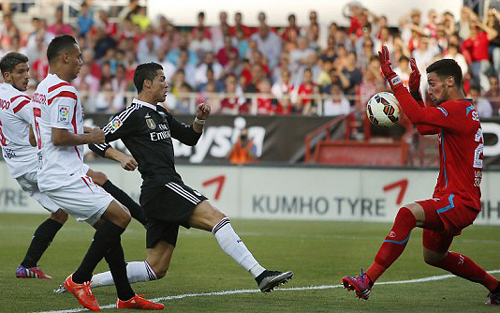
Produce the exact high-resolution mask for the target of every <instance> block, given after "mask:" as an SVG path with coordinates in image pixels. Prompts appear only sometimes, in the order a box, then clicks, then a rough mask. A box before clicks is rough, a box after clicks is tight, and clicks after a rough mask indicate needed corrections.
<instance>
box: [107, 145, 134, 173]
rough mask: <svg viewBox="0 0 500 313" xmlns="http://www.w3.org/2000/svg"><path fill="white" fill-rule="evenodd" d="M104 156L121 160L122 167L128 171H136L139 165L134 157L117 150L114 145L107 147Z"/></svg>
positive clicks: (117, 160)
mask: <svg viewBox="0 0 500 313" xmlns="http://www.w3.org/2000/svg"><path fill="white" fill-rule="evenodd" d="M104 156H105V157H106V158H107V159H110V160H113V161H116V162H119V163H120V164H121V166H122V168H123V169H124V170H126V171H134V170H135V169H136V168H137V166H138V165H139V164H138V163H137V161H136V160H135V159H134V157H132V156H130V155H127V154H125V153H123V152H121V151H119V150H116V149H114V148H113V147H110V148H108V149H106V152H105V154H104Z"/></svg>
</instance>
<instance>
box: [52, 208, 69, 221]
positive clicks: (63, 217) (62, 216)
mask: <svg viewBox="0 0 500 313" xmlns="http://www.w3.org/2000/svg"><path fill="white" fill-rule="evenodd" d="M50 218H51V219H53V220H54V221H56V222H58V223H59V224H64V223H66V221H67V220H68V213H66V212H65V211H63V210H57V212H55V213H52V214H51V215H50Z"/></svg>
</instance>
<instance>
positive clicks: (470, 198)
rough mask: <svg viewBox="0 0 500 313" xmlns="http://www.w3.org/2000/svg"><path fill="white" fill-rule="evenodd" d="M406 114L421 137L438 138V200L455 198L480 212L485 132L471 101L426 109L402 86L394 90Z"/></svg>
mask: <svg viewBox="0 0 500 313" xmlns="http://www.w3.org/2000/svg"><path fill="white" fill-rule="evenodd" d="M394 95H395V96H396V98H397V99H398V101H399V103H400V105H401V107H402V108H403V111H404V112H405V114H406V115H407V116H408V118H409V119H410V121H411V122H412V123H413V124H415V125H416V126H417V128H418V130H419V133H420V134H422V135H429V134H437V135H438V138H439V157H440V162H439V176H438V179H437V184H436V187H435V188H434V195H433V197H435V198H441V197H443V196H445V195H450V194H453V195H455V196H459V197H460V198H461V199H463V201H464V202H463V203H464V204H465V205H466V206H467V207H470V208H471V209H474V210H477V211H481V200H480V199H481V189H480V184H481V178H482V168H483V131H482V129H481V123H480V122H479V115H478V113H477V111H476V109H475V108H474V104H473V102H472V100H471V99H460V100H448V101H446V102H443V103H442V104H441V105H439V106H437V107H425V106H424V105H423V103H421V102H420V103H419V102H417V101H415V100H414V99H413V97H412V96H411V95H410V93H409V92H408V90H407V89H406V88H405V87H404V86H403V85H402V84H400V85H399V86H397V87H396V88H394Z"/></svg>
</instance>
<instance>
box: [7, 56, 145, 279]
mask: <svg viewBox="0 0 500 313" xmlns="http://www.w3.org/2000/svg"><path fill="white" fill-rule="evenodd" d="M0 71H1V72H2V76H3V77H4V80H5V83H4V84H0V146H2V151H3V157H4V159H5V160H6V163H7V166H8V168H9V171H10V174H11V176H12V177H13V178H14V179H16V180H17V181H18V183H19V185H20V186H21V188H22V189H23V190H24V191H26V192H28V193H29V194H30V196H31V197H32V198H33V199H35V200H36V201H38V202H39V203H40V204H41V205H42V206H43V207H44V208H45V209H46V210H47V211H49V212H50V213H51V216H50V218H49V219H47V220H46V221H44V222H43V223H42V224H40V225H39V226H38V228H37V229H36V231H35V234H34V235H33V239H32V240H31V243H30V246H29V248H28V251H27V252H26V255H25V257H24V259H23V261H22V262H21V264H20V265H19V266H18V267H17V269H16V277H17V278H40V279H51V277H50V276H49V275H47V274H45V273H44V272H43V271H42V270H41V268H40V267H39V266H38V261H39V260H40V258H41V257H42V255H43V254H44V252H45V251H46V250H47V248H48V247H49V245H50V243H51V242H52V240H53V239H54V237H55V235H56V234H57V232H58V231H59V230H60V229H61V227H62V226H63V224H64V223H65V222H66V220H67V218H68V214H67V213H66V212H65V211H63V210H62V209H60V207H59V206H58V205H56V204H55V203H54V202H53V201H52V200H50V198H49V197H47V196H46V195H44V194H43V193H42V192H40V191H39V189H38V184H37V170H38V156H37V151H38V149H37V148H36V147H35V146H36V144H37V143H36V140H35V137H34V134H33V132H32V128H31V127H30V124H31V120H32V119H33V107H32V105H31V104H30V101H31V99H30V98H29V97H28V96H27V95H26V94H25V93H24V92H25V91H26V89H27V86H28V83H29V79H30V75H29V65H28V58H27V57H26V56H25V55H23V54H21V53H17V52H10V53H8V54H6V55H5V56H4V57H3V58H2V59H1V60H0ZM29 139H30V140H29ZM111 152H112V154H113V155H114V157H115V158H118V159H119V160H120V163H121V164H122V167H123V168H124V169H126V170H133V169H135V167H136V166H137V162H136V161H135V160H134V159H133V158H130V157H128V156H126V155H125V154H123V153H120V152H119V151H115V150H114V149H112V150H111ZM87 175H88V176H90V177H92V179H93V180H94V182H96V183H97V184H98V185H99V186H102V187H103V188H104V189H105V190H106V191H108V192H109V193H110V194H111V195H112V196H113V197H114V198H115V199H117V200H118V201H120V203H122V204H124V205H125V206H126V207H127V208H128V209H129V210H130V212H131V214H132V216H134V218H136V219H137V220H138V221H139V222H141V223H142V224H143V225H144V226H146V223H147V220H146V218H145V216H144V212H142V209H141V208H140V206H139V204H137V203H135V201H133V200H132V199H131V198H130V197H129V196H128V195H127V194H126V193H125V192H123V191H122V190H121V189H119V188H118V187H116V186H115V185H114V184H113V183H112V182H111V181H109V180H108V178H107V177H106V175H105V174H104V173H101V172H95V171H93V170H91V169H88V171H87Z"/></svg>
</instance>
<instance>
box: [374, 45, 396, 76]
mask: <svg viewBox="0 0 500 313" xmlns="http://www.w3.org/2000/svg"><path fill="white" fill-rule="evenodd" d="M378 58H379V60H380V68H381V69H382V74H384V76H385V78H387V79H389V77H391V76H394V75H396V73H394V71H393V70H392V67H391V61H390V56H389V49H387V46H382V50H381V51H379V52H378Z"/></svg>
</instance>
